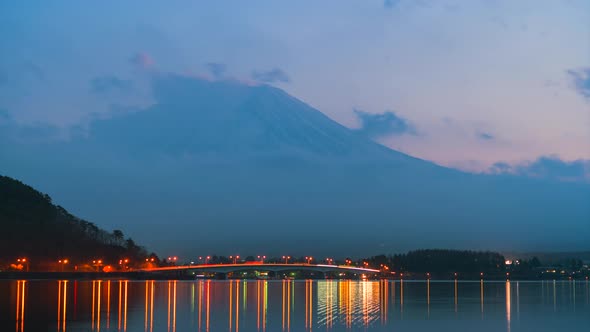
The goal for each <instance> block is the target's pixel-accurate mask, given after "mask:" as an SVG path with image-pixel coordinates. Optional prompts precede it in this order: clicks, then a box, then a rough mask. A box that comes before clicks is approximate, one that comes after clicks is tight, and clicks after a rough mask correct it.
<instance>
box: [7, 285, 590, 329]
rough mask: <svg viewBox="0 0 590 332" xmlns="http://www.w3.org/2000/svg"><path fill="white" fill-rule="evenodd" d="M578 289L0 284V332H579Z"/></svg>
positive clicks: (583, 300)
mask: <svg viewBox="0 0 590 332" xmlns="http://www.w3.org/2000/svg"><path fill="white" fill-rule="evenodd" d="M589 300H590V291H589V284H588V281H586V280H584V281H557V282H554V281H544V282H541V281H539V282H523V281H520V282H518V281H511V282H479V281H476V282H461V281H459V282H455V281H429V282H427V281H403V282H401V281H399V280H397V281H338V280H334V281H331V280H326V281H324V280H322V281H311V280H307V281H305V280H302V281H292V280H291V281H289V280H285V281H281V280H277V281H274V280H273V281H262V280H261V281H243V280H239V281H235V280H234V281H213V280H197V281H125V280H121V281H119V280H102V281H46V280H44V281H37V280H29V281H16V280H14V281H0V331H17V332H18V331H179V332H182V331H213V332H215V331H230V332H231V331H236V332H238V331H243V332H250V331H269V332H274V331H294V332H295V331H478V332H483V331H565V330H576V331H589V330H590V304H589Z"/></svg>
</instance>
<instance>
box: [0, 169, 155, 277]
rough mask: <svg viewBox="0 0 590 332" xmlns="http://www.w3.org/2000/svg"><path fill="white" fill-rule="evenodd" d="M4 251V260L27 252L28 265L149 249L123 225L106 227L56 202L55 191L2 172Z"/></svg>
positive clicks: (139, 255) (113, 258) (139, 257)
mask: <svg viewBox="0 0 590 332" xmlns="http://www.w3.org/2000/svg"><path fill="white" fill-rule="evenodd" d="M0 225H1V227H2V232H0V252H2V258H0V259H1V260H2V261H1V262H0V263H3V264H11V263H14V261H15V260H16V259H18V258H20V257H26V258H27V259H28V263H29V264H30V266H29V267H30V268H33V267H34V266H42V265H47V264H51V263H54V262H55V261H56V260H58V259H65V258H67V259H68V260H69V262H71V263H72V264H76V263H78V262H79V263H88V262H91V261H92V260H93V259H101V260H104V262H105V265H106V263H116V262H118V260H120V259H121V258H123V257H126V258H128V259H129V260H130V261H134V262H139V261H145V258H147V257H148V253H147V252H146V250H145V249H144V248H142V247H140V246H139V245H137V244H136V243H135V242H134V241H133V240H132V239H131V238H126V237H125V235H124V234H123V232H122V231H120V230H115V231H113V232H107V231H105V230H103V229H101V228H99V227H98V226H96V225H95V224H93V223H91V222H88V221H86V220H82V219H80V218H77V217H75V216H73V215H72V214H70V213H69V212H68V211H66V210H65V209H64V208H63V207H61V206H57V205H54V204H53V203H52V200H51V197H49V196H48V195H45V194H42V193H40V192H38V191H37V190H35V189H33V188H32V187H30V186H27V185H25V184H23V183H21V182H20V181H17V180H14V179H12V178H9V177H5V176H0Z"/></svg>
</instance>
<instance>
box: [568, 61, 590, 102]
mask: <svg viewBox="0 0 590 332" xmlns="http://www.w3.org/2000/svg"><path fill="white" fill-rule="evenodd" d="M567 73H568V75H569V76H570V78H571V80H572V83H573V85H574V88H575V89H576V91H578V93H580V94H581V95H582V96H584V97H585V98H588V99H590V67H589V68H581V69H577V70H573V69H572V70H568V71H567Z"/></svg>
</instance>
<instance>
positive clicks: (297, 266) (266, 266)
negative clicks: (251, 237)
mask: <svg viewBox="0 0 590 332" xmlns="http://www.w3.org/2000/svg"><path fill="white" fill-rule="evenodd" d="M186 270H194V271H203V272H221V273H229V272H236V271H274V272H277V271H288V270H307V271H318V272H329V271H340V272H351V273H379V272H381V271H379V270H375V269H368V268H362V267H355V266H348V265H328V264H305V263H291V264H283V263H259V262H252V263H241V264H201V265H180V266H165V267H156V268H147V269H139V270H137V271H143V272H158V271H186Z"/></svg>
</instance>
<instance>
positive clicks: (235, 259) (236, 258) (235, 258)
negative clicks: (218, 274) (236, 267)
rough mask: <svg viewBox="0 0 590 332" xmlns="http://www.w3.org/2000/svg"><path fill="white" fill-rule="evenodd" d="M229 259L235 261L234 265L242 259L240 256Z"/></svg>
mask: <svg viewBox="0 0 590 332" xmlns="http://www.w3.org/2000/svg"><path fill="white" fill-rule="evenodd" d="M229 259H230V260H231V259H233V261H234V264H236V263H237V260H238V259H240V256H229Z"/></svg>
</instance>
